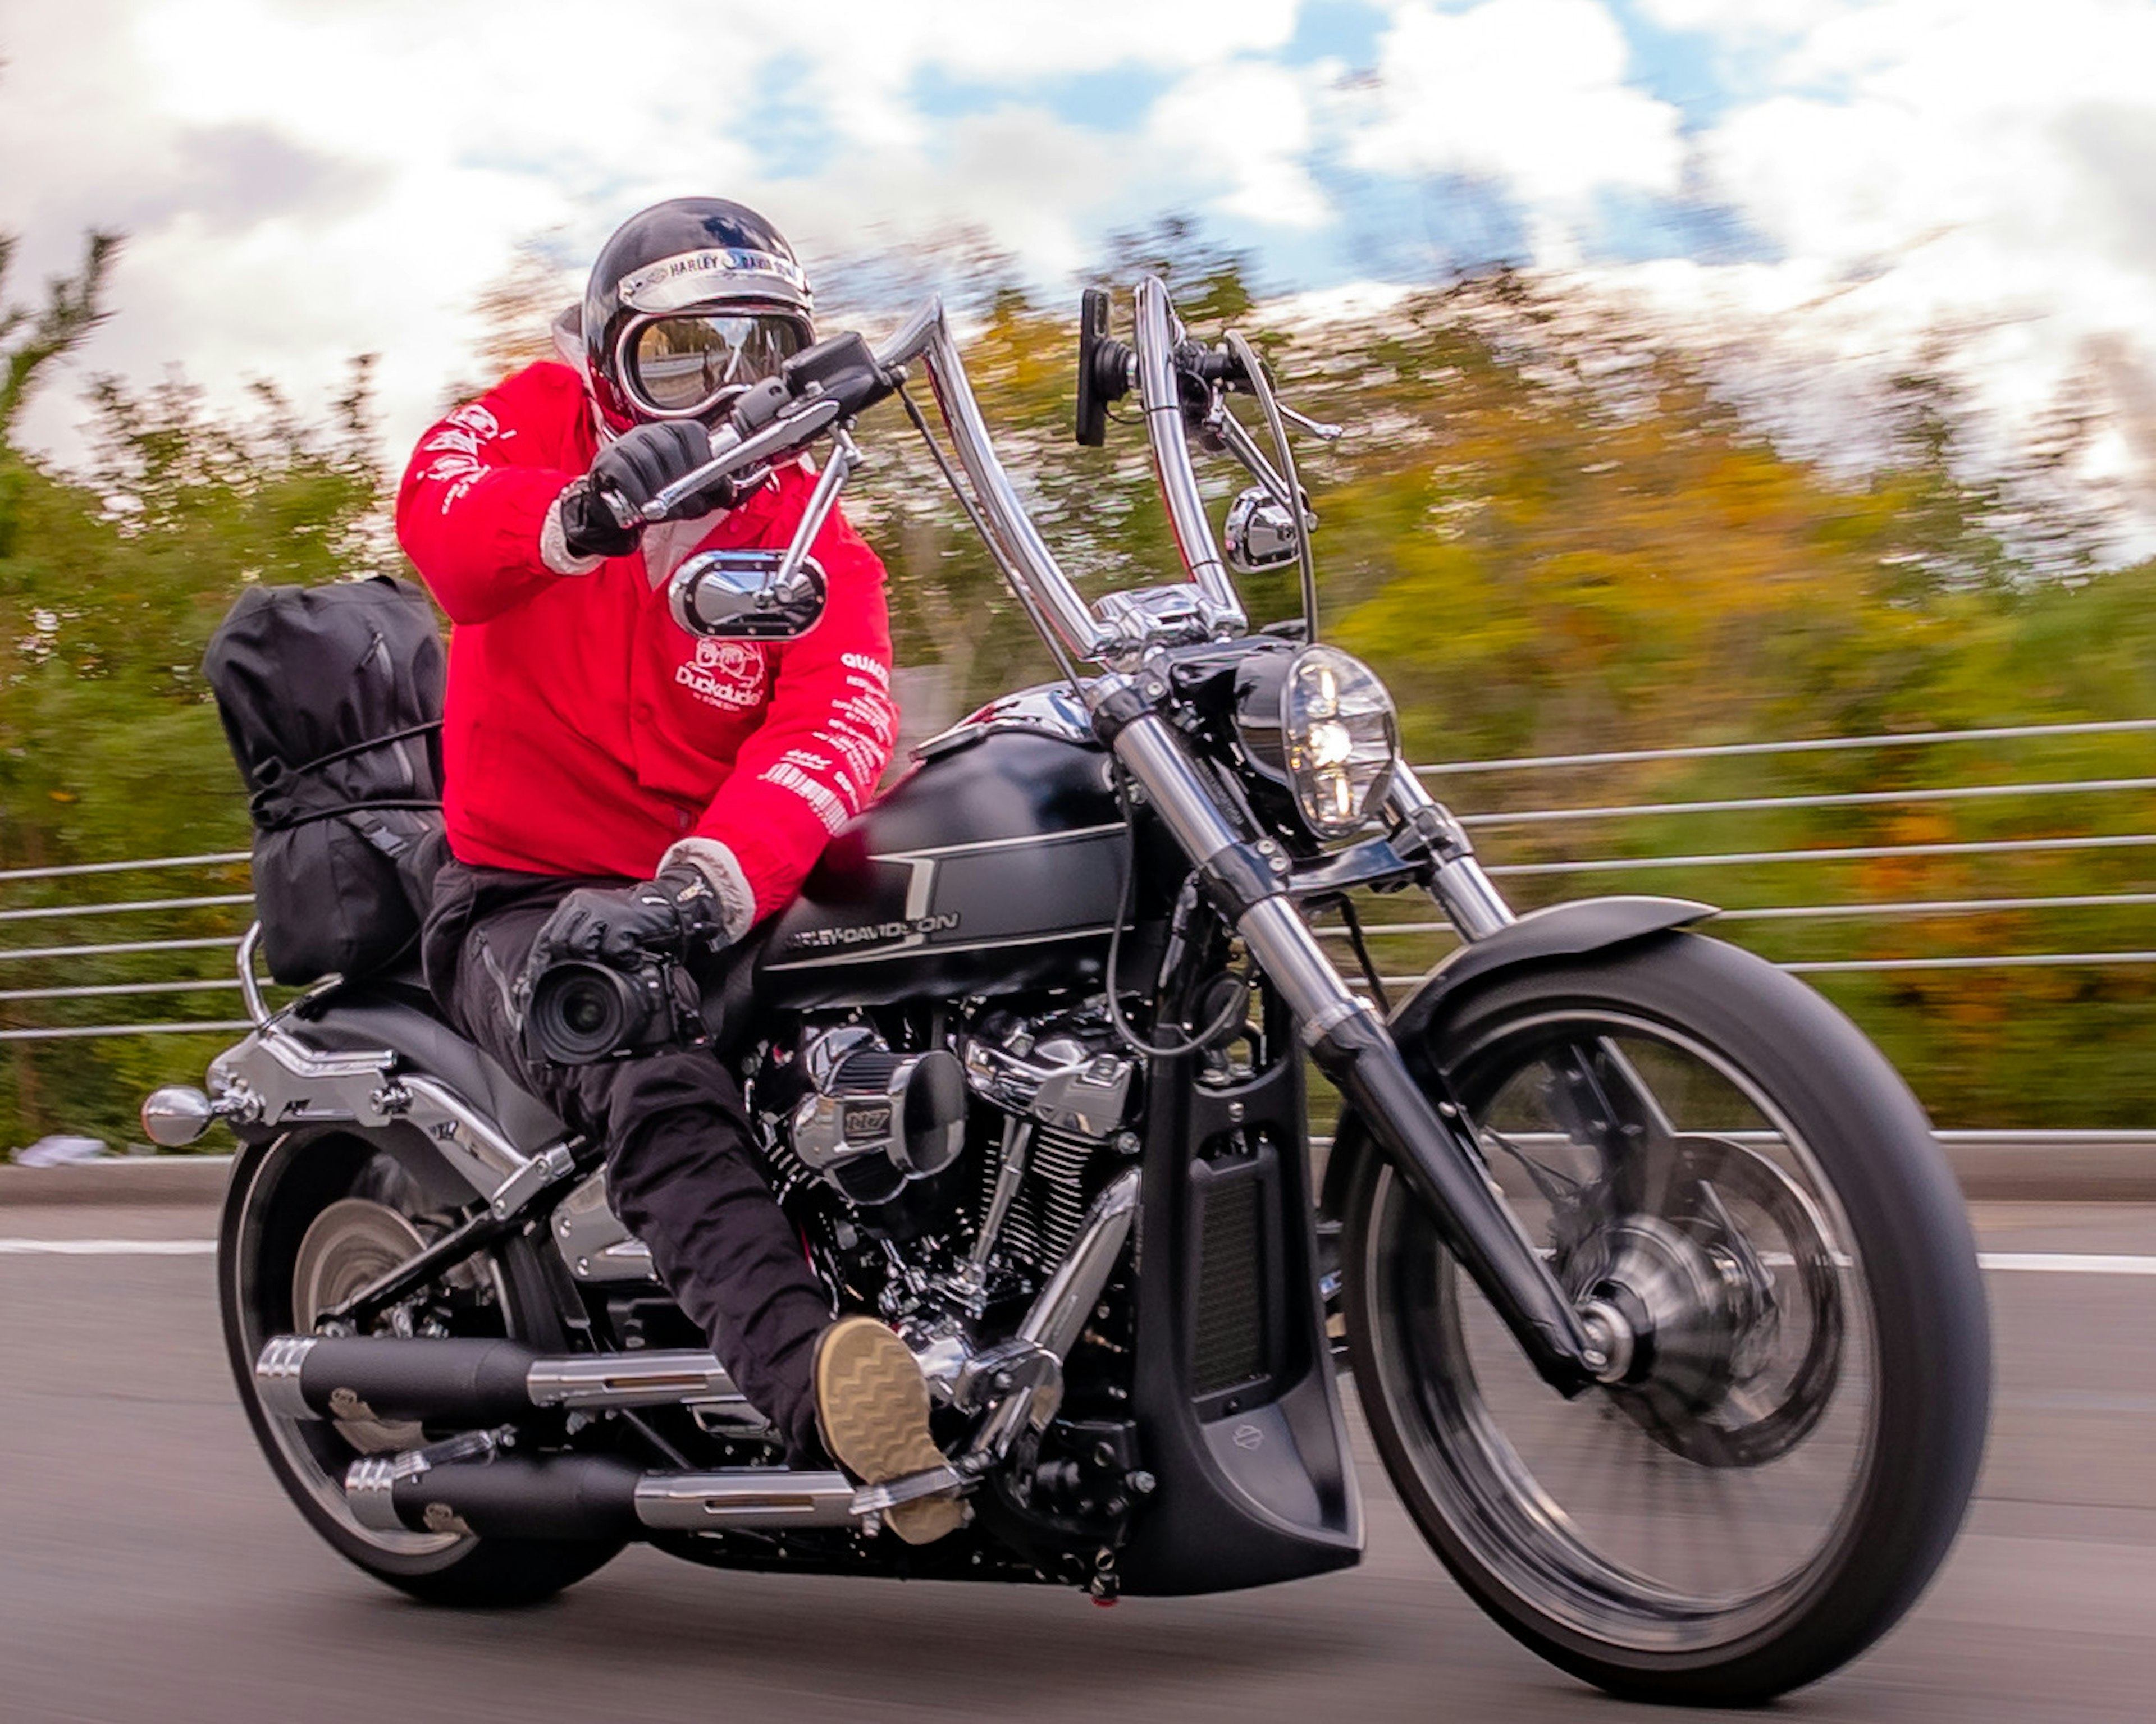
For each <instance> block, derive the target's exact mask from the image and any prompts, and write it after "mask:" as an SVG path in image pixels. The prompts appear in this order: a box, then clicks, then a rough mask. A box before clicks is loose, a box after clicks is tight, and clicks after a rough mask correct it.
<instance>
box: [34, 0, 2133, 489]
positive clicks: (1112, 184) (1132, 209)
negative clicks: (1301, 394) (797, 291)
mask: <svg viewBox="0 0 2156 1724" xmlns="http://www.w3.org/2000/svg"><path fill="white" fill-rule="evenodd" d="M0 60H4V61H5V64H4V66H3V67H0V231H8V232H13V233H16V234H18V236H19V237H20V239H21V242H22V246H21V253H20V255H19V260H18V270H17V275H16V279H15V280H13V283H12V284H11V287H12V290H13V295H14V296H15V297H17V298H20V297H21V296H22V295H23V293H24V292H25V290H28V289H30V288H33V287H34V285H35V282H36V279H37V278H38V277H39V276H42V275H44V274H46V273H48V272H50V271H52V270H55V269H62V268H64V267H66V266H67V265H68V264H69V263H70V262H71V261H72V260H73V259H74V256H75V255H76V254H77V251H78V249H79V246H80V234H81V232H82V230H83V229H84V228H86V227H88V226H90V225H93V224H95V225H100V226H116V227H119V228H124V229H125V230H126V233H128V235H129V236H130V238H129V241H128V246H127V250H126V259H125V262H124V264H123V265H122V267H121V271H120V274H119V277H118V280H117V283H116V286H115V293H114V296H113V297H114V303H115V308H116V310H117V311H118V314H119V315H118V316H116V317H115V319H114V320H113V321H112V322H111V324H110V326H108V327H107V328H106V330H105V331H103V332H102V333H101V334H100V336H98V338H97V340H96V341H95V345H94V346H93V348H92V349H91V351H90V353H89V355H88V356H87V358H86V360H85V365H84V367H80V368H79V370H80V369H85V368H86V369H101V370H116V371H120V372H126V373H129V374H132V375H136V376H154V375H156V374H157V372H158V371H159V370H160V369H161V368H162V367H163V366H164V365H166V364H167V363H168V362H178V363H180V364H182V366H184V367H185V368H186V370H187V372H188V374H189V375H190V376H192V377H194V378H196V379H197V380H198V381H200V382H204V383H206V384H208V385H209V386H211V387H213V388H214V389H218V390H225V389H232V390H236V389H237V388H238V387H239V386H240V385H241V384H242V383H243V382H244V380H245V379H246V378H248V377H271V378H274V379H275V380H277V381H278V382H281V383H283V384H285V386H287V387H289V388H290V389H291V390H292V391H294V392H295V393H297V394H298V395H300V397H301V398H302V399H315V398H318V397H317V394H316V392H319V391H321V390H325V389H326V388H327V387H330V386H331V384H332V383H333V382H334V380H335V378H336V375H337V372H338V370H339V367H340V366H341V363H342V362H343V360H344V358H345V357H346V356H348V355H350V354H352V353H356V352H359V351H377V352H379V353H380V354H381V355H382V392H383V406H384V409H385V413H386V416H387V419H388V426H387V433H388V436H389V437H390V439H392V441H393V442H406V441H408V439H409V438H410V437H411V435H412V434H413V433H414V432H416V431H417V430H418V428H420V426H421V425H422V424H423V423H424V421H425V419H426V418H427V417H428V416H429V413H430V410H431V409H432V408H433V407H434V404H435V403H437V401H438V400H439V396H440V393H441V391H442V389H443V387H444V382H445V380H447V379H449V378H450V377H454V376H459V375H467V376H468V375H470V372H471V370H472V359H471V354H470V348H471V341H472V339H473V335H474V320H473V316H472V305H473V301H474V299H475V295H477V294H478V293H479V292H480V290H482V289H483V288H484V286H485V285H486V284H487V283H488V282H489V281H490V280H494V279H495V278H496V277H498V276H499V275H500V272H501V271H502V269H503V268H504V266H505V264H506V262H507V261H508V259H509V257H510V255H511V252H512V250H513V249H514V247H515V246H516V244H518V242H520V241H521V240H528V239H531V238H532V237H533V236H535V235H542V234H543V235H547V236H550V238H549V242H548V243H549V244H551V245H552V246H553V247H554V248H555V249H556V250H557V254H558V255H560V256H561V257H562V258H563V259H565V260H566V261H576V260H581V259H583V258H585V257H588V255H589V254H590V253H591V251H592V250H593V249H594V248H595V247H596V245H597V244H598V240H599V239H602V238H603V236H604V234H605V233H606V232H607V231H608V229H609V228H611V227H612V225H613V223H614V222H616V221H617V220H619V218H621V217H622V216H623V215H624V214H626V213H629V212H630V211H632V210H634V209H635V208H638V207H639V206H641V205H642V204H644V203H647V202H649V201H651V200H654V199H656V198H661V197H665V196H669V195H672V194H674V193H677V192H689V191H716V192H721V193H724V194H726V195H730V196H735V197H739V198H744V199H746V200H747V201H750V202H752V203H757V204H758V205H759V206H761V207H762V208H765V209H766V210H767V213H770V214H771V215H773V217H774V218H776V219H777V220H778V222H779V223H780V224H781V226H783V227H784V228H787V229H788V231H789V232H790V233H793V235H794V236H795V239H796V242H797V244H798V246H799V247H800V248H801V249H803V252H804V253H805V254H808V256H809V257H810V258H811V259H816V258H832V257H836V256H840V255H844V254H848V253H851V252H855V251H858V250H860V249H863V248H864V247H873V246H888V245H891V244H904V243H905V242H906V241H907V240H908V239H918V238H921V237H924V236H932V235H933V234H935V233H937V232H938V231H939V230H943V229H947V228H948V227H949V226H950V225H951V224H953V223H968V224H973V225H975V226H978V227H979V228H983V229H984V230H986V231H987V233H988V234H989V235H990V236H991V237H992V238H993V239H994V240H995V241H996V242H997V243H998V244H1001V245H1002V246H1004V247H1005V248H1007V249H1009V250H1010V251H1012V252H1014V254H1016V255H1017V256H1018V258H1019V260H1020V262H1021V264H1022V265H1023V267H1024V269H1026V270H1027V271H1028V272H1029V274H1030V275H1033V276H1034V277H1035V278H1037V279H1038V280H1040V281H1041V282H1042V283H1043V284H1044V285H1069V284H1070V282H1071V281H1072V280H1073V279H1074V277H1073V272H1075V271H1076V270H1078V269H1081V268H1082V267H1083V266H1084V264H1086V262H1087V261H1088V260H1089V259H1093V258H1095V257H1096V256H1097V255H1098V254H1099V252H1100V249H1101V242H1102V239H1103V237H1104V236H1105V235H1106V233H1109V232H1110V231H1111V230H1114V229H1116V228H1125V227H1128V226H1131V225H1132V224H1135V223H1141V222H1143V221H1145V220H1147V218H1151V217H1153V216H1155V215H1158V214H1159V213H1163V212H1167V211H1170V210H1174V211H1182V212H1186V213H1192V214H1194V215H1196V216H1198V217H1199V218H1202V220H1203V221H1204V223H1205V224H1206V225H1207V227H1208V228H1209V229H1210V230H1211V231H1212V232H1213V233H1214V234H1215V235H1217V236H1218V237H1219V238H1221V239H1225V240H1228V241H1229V242H1232V243H1234V244H1238V245H1240V246H1244V247H1246V248H1248V249H1250V250H1252V251H1253V252H1254V253H1255V255H1256V257H1257V258H1258V259H1259V262H1260V268H1261V270H1262V273H1263V275H1264V276H1265V280H1266V281H1267V282H1268V283H1269V284H1270V285H1271V286H1273V287H1275V288H1276V289H1278V290H1282V291H1303V292H1320V291H1327V292H1337V291H1346V290H1356V289H1358V288H1360V287H1362V286H1363V285H1368V284H1383V283H1399V282H1412V281H1414V280H1430V279H1431V278H1432V277H1433V276H1435V275H1441V274H1442V273H1443V272H1444V271H1445V269H1449V268H1450V267H1452V266H1454V265H1456V264H1460V263H1463V262H1474V261H1478V260H1481V259H1486V258H1489V257H1491V256H1504V257H1508V258H1511V259H1516V260H1520V261H1527V262H1532V263H1535V264H1540V265H1543V266H1545V267H1549V268H1554V269H1565V270H1568V271H1572V272H1576V273H1577V274H1578V275H1579V276H1581V277H1582V278H1584V279H1586V280H1590V281H1593V282H1594V283H1596V284H1598V285H1602V286H1604V287H1608V288H1611V289H1613V290H1614V289H1621V290H1628V291H1635V292H1639V293H1641V294H1645V295H1648V296H1650V298H1651V299H1652V300H1655V302H1657V303H1659V304H1661V305H1666V306H1669V307H1671V308H1676V309H1678V310H1682V311H1684V312H1686V313H1687V314H1688V315H1690V316H1693V317H1695V318H1698V319H1702V320H1707V321H1711V322H1712V323H1713V324H1714V325H1715V326H1718V327H1720V328H1722V329H1723V330H1724V331H1727V330H1732V329H1741V328H1743V327H1745V326H1747V325H1748V323H1751V324H1756V326H1758V328H1760V329H1761V330H1762V331H1763V332H1764V333H1765V334H1767V335H1770V336H1772V338H1773V339H1774V340H1777V341H1796V342H1799V343H1801V344H1804V345H1805V346H1807V347H1808V348H1809V349H1813V350H1816V351H1819V352H1820V353H1823V354H1828V355H1831V356H1834V357H1837V358H1839V359H1840V360H1842V361H1843V362H1846V363H1848V364H1851V365H1861V364H1863V363H1866V362H1877V361H1878V359H1879V357H1880V356H1881V355H1882V354H1891V353H1892V352H1893V351H1897V347H1899V346H1901V345H1902V344H1906V343H1907V342H1908V341H1912V340H1913V339H1915V338H1916V337H1917V336H1919V335H1920V334H1921V333H1922V331H1925V330H1926V329H1928V328H1932V327H1935V326H1942V325H1944V326H1953V327H1956V328H1958V329H1961V330H1963V331H1974V332H1975V333H1974V335H1972V336H1969V337H1968V339H1969V341H1970V343H1971V348H1970V351H1972V352H1973V353H1974V355H1975V356H1976V357H1977V358H1978V359H1979V361H1980V365H1979V379H1978V381H1979V385H1980V387H1981V389H1982V391H1983V393H1984V396H1985V398H1986V399H1987V400H1988V401H1989V403H1991V405H1992V406H1993V408H1994V409H1995V411H1996V413H1997V414H1998V423H2000V424H2001V425H2003V426H2005V427H2007V428H2011V426H2012V425H2013V424H2014V423H2015V420H2016V417H2017V415H2025V414H2026V413H2028V412H2030V410H2032V409H2033V408H2035V406H2036V405H2037V404H2039V403H2040V402H2041V401H2042V400H2043V399H2044V398H2046V395H2047V394H2048V393H2050V392H2051V390H2053V389H2055V388H2056V387H2057V385H2058V384H2059V382H2061V379H2063V378H2065V377H2069V376H2071V375H2073V374H2076V373H2077V372H2083V371H2086V370H2087V369H2088V368H2089V367H2095V368H2096V371H2097V373H2098V374H2099V375H2100V376H2101V377H2102V380H2103V387H2104V389H2105V391H2106V392H2107V404H2108V405H2109V406H2110V407H2111V408H2112V409H2113V412H2114V419H2113V429H2112V432H2111V433H2110V434H2109V435H2108V437H2107V440H2106V441H2105V442H2104V444H2102V447H2101V448H2100V449H2099V450H2098V452H2097V462H2098V465H2099V467H2100V468H2102V469H2105V470H2108V471H2110V472H2112V473H2113V474H2114V475H2117V477H2118V478H2119V479H2120V480H2122V481H2123V482H2125V483H2127V484H2128V485H2130V486H2132V487H2133V488H2134V489H2136V490H2140V491H2141V492H2143V495H2147V496H2149V497H2152V498H2156V0H2042V3H2041V4H2036V3H2032V0H1067V3H1066V0H814V3H798V4H790V5H789V4H783V3H777V0H760V3H757V4H753V5H751V4H744V3H741V0H644V3H643V4H641V5H639V6H637V7H635V8H619V7H613V6H606V5H602V4H598V3H595V0H578V3H575V4H567V3H557V0H519V3H516V4H513V5H512V4H510V3H507V0H67V3H65V4H59V3H55V0H0ZM71 397H72V391H71V390H69V389H67V388H62V389H59V390H55V391H51V392H49V393H48V394H47V396H46V397H45V398H44V399H42V400H41V401H40V402H39V403H38V405H37V408H36V409H35V413H34V417H33V421H32V424H31V427H30V428H31V431H32V434H33V436H34V437H35V438H36V439H39V440H40V441H42V442H43V443H44V444H45V445H46V446H48V447H49V448H53V449H59V450H62V451H65V450H66V449H68V448H69V444H70V432H69V427H70V425H71V423H72V422H73V420H74V417H75V415H76V413H77V411H78V408H77V407H76V405H75V403H74V401H73V399H72V398H71Z"/></svg>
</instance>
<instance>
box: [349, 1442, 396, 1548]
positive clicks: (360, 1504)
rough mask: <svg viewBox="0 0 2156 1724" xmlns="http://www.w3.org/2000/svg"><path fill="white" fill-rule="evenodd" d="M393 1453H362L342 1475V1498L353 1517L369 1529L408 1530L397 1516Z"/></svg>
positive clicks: (384, 1530)
mask: <svg viewBox="0 0 2156 1724" xmlns="http://www.w3.org/2000/svg"><path fill="white" fill-rule="evenodd" d="M400 1459H402V1457H401V1456H398V1455H362V1456H360V1458H359V1459H358V1460H355V1461H354V1462H352V1465H351V1467H350V1468H349V1469H348V1470H346V1473H345V1475H344V1500H345V1502H346V1506H348V1507H349V1508H350V1509H351V1510H352V1519H353V1520H355V1521H358V1522H359V1524H360V1525H361V1526H364V1527H365V1528H367V1531H368V1532H409V1531H411V1529H410V1528H409V1527H408V1526H406V1525H405V1524H404V1523H403V1521H400V1520H399V1519H398V1517H397V1498H396V1490H397V1477H398V1467H397V1463H398V1460H400Z"/></svg>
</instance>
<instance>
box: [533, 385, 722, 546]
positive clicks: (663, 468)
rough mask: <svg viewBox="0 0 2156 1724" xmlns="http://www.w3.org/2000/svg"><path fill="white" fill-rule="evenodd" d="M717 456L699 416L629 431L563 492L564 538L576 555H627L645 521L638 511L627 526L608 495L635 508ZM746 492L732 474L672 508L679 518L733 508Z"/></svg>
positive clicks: (593, 460) (715, 481) (712, 481)
mask: <svg viewBox="0 0 2156 1724" xmlns="http://www.w3.org/2000/svg"><path fill="white" fill-rule="evenodd" d="M710 459H711V434H710V433H708V432H707V431H706V430H705V429H704V428H703V427H702V426H701V425H700V424H698V423H696V420H694V419H660V420H659V421H657V422H656V423H653V424H649V425H639V426H637V427H636V428H634V430H630V431H624V433H623V434H621V435H620V436H619V437H618V438H616V439H614V440H613V442H612V443H610V444H608V445H607V446H606V447H605V448H604V449H601V450H600V451H599V452H598V454H597V455H595V456H594V457H593V459H592V468H591V471H590V472H588V473H587V474H586V475H584V476H583V478H582V479H577V480H571V481H570V483H569V485H568V486H567V489H566V490H563V491H562V497H561V511H562V544H563V546H564V547H565V548H566V549H567V552H568V553H569V555H570V556H571V557H577V558H583V557H626V556H628V555H629V552H632V551H634V549H635V548H636V544H637V541H638V540H639V539H640V538H641V537H642V536H644V525H645V523H644V520H643V518H642V517H641V516H639V515H636V514H634V513H632V515H631V517H630V519H629V522H628V524H627V525H625V526H624V524H623V523H622V522H621V521H619V519H618V518H617V517H616V516H615V514H614V511H613V509H611V508H609V507H608V503H607V498H608V495H612V496H613V497H616V498H619V500H620V501H621V502H622V503H623V504H624V505H626V506H627V508H628V509H629V510H630V511H639V510H641V509H642V508H643V507H644V505H645V504H646V503H648V502H649V501H650V500H652V498H654V497H655V496H657V495H659V493H660V491H662V490H665V488H666V487H667V486H668V485H671V484H673V483H674V481H675V480H677V479H680V478H681V477H682V476H683V475H685V474H690V473H693V472H695V471H696V469H697V468H699V467H701V466H702V465H703V464H705V463H706V461H708V460H710ZM742 495H744V493H743V490H742V486H741V485H740V483H739V482H738V481H737V480H734V479H733V478H731V477H724V478H719V479H714V480H711V481H710V483H708V484H706V485H702V486H700V487H699V488H698V489H697V490H695V491H692V492H691V493H690V495H688V496H687V497H685V498H684V499H683V500H681V502H680V504H679V505H676V506H675V508H674V509H673V510H672V511H670V517H671V518H672V519H675V520H683V519H687V518H690V517H692V516H699V515H708V514H710V513H711V512H712V511H715V510H719V509H731V508H732V507H733V506H734V505H735V504H737V503H738V502H739V501H741V500H742Z"/></svg>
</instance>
